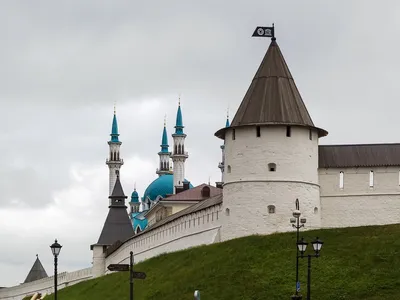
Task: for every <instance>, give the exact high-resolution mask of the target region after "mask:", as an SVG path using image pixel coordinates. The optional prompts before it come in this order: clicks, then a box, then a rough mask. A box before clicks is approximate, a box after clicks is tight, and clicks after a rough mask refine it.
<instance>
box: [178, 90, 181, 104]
mask: <svg viewBox="0 0 400 300" xmlns="http://www.w3.org/2000/svg"><path fill="white" fill-rule="evenodd" d="M178 105H179V106H181V94H180V93H179V98H178Z"/></svg>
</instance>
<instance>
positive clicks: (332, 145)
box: [319, 143, 400, 147]
mask: <svg viewBox="0 0 400 300" xmlns="http://www.w3.org/2000/svg"><path fill="white" fill-rule="evenodd" d="M386 145H398V146H400V143H371V144H330V145H319V147H346V146H348V147H352V146H353V147H354V146H386Z"/></svg>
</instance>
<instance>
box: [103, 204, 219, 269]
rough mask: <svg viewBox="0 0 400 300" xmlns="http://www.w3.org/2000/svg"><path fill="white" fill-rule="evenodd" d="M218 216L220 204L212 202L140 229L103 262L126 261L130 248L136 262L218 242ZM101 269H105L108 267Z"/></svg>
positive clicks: (127, 261) (115, 262)
mask: <svg viewBox="0 0 400 300" xmlns="http://www.w3.org/2000/svg"><path fill="white" fill-rule="evenodd" d="M220 216H221V205H215V206H213V207H210V208H207V209H205V210H202V211H200V212H197V213H193V214H190V215H186V216H183V217H181V218H179V219H177V220H175V221H173V222H171V223H167V224H165V225H163V226H160V227H158V228H156V229H154V230H151V231H148V232H143V233H141V234H139V235H138V236H136V237H134V238H132V239H131V240H128V241H127V242H125V243H124V244H123V245H122V246H121V247H120V248H118V249H117V250H116V251H115V252H114V253H112V254H111V255H109V256H108V257H107V258H106V260H105V266H106V267H107V266H108V265H109V264H118V263H129V255H130V251H133V253H134V260H135V262H139V261H142V260H145V259H148V258H151V257H154V256H157V255H160V254H162V253H168V252H174V251H178V250H182V249H187V248H190V247H194V246H199V245H208V244H212V243H215V242H219V241H220V238H219V231H220V227H221V223H220ZM104 272H107V273H109V271H108V270H104Z"/></svg>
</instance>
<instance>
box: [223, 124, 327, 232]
mask: <svg viewBox="0 0 400 300" xmlns="http://www.w3.org/2000/svg"><path fill="white" fill-rule="evenodd" d="M232 131H233V130H232V129H228V131H227V133H226V136H225V174H224V181H225V184H224V189H223V197H224V202H223V212H224V214H223V215H222V218H221V221H222V229H221V238H222V240H228V239H232V238H236V237H241V236H246V235H251V234H269V233H272V232H281V231H288V230H291V225H290V223H289V219H290V217H291V215H292V211H293V210H294V207H295V206H294V205H295V204H294V203H295V200H296V198H298V199H299V201H300V208H301V211H302V213H303V215H304V216H305V217H307V221H308V222H307V226H308V227H310V228H317V227H320V226H321V216H320V197H319V185H318V172H317V170H318V137H317V132H312V139H311V140H310V138H309V129H308V128H305V127H291V136H290V137H287V136H286V126H264V127H261V130H260V131H261V136H260V137H257V136H256V126H248V127H240V128H236V130H235V140H233V137H232ZM269 163H275V164H276V171H275V172H270V171H269V167H268V164H269ZM269 205H274V206H275V208H276V210H275V213H274V214H270V213H269V212H268V206H269ZM314 210H315V211H316V212H317V213H314ZM228 211H229V213H228Z"/></svg>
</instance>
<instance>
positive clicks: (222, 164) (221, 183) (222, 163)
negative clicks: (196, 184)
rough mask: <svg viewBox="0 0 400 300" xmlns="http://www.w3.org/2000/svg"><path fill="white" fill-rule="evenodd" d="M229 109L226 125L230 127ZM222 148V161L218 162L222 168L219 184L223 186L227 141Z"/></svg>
mask: <svg viewBox="0 0 400 300" xmlns="http://www.w3.org/2000/svg"><path fill="white" fill-rule="evenodd" d="M229 126H230V124H229V110H228V112H227V114H226V122H225V127H229ZM220 148H221V150H222V161H221V162H220V163H219V164H218V168H219V169H220V170H221V182H219V186H222V185H223V183H224V170H225V142H224V144H223V145H221V146H220Z"/></svg>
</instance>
